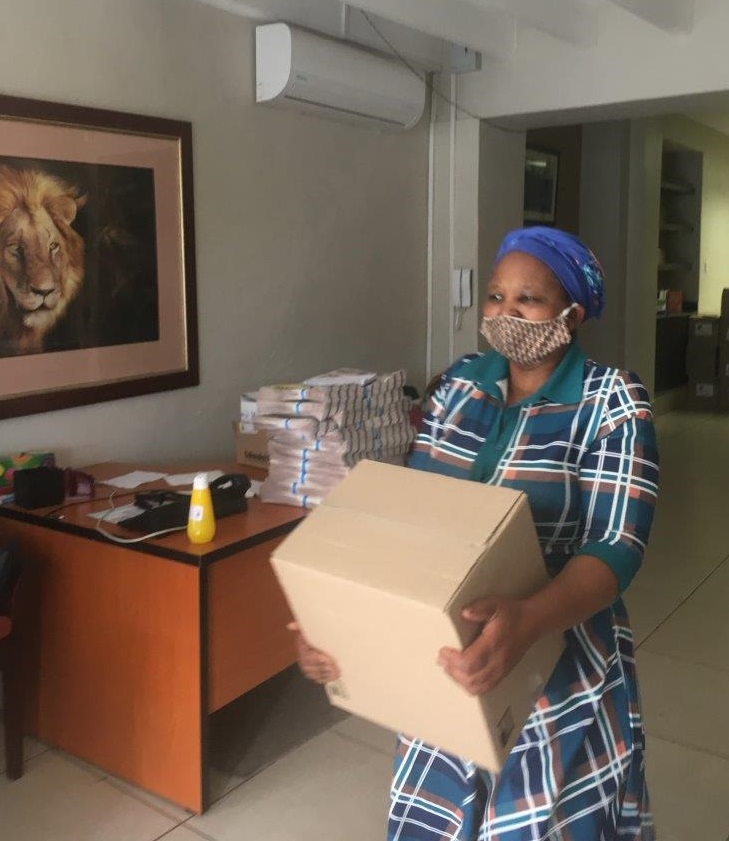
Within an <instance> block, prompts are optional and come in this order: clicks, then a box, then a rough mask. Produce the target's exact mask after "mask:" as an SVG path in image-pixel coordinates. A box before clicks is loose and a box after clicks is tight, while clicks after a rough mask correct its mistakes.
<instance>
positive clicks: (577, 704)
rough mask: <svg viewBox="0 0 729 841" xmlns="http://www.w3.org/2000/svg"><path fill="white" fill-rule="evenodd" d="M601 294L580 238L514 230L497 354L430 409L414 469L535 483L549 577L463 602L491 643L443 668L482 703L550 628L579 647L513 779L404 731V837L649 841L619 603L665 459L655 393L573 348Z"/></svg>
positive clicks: (522, 486)
mask: <svg viewBox="0 0 729 841" xmlns="http://www.w3.org/2000/svg"><path fill="white" fill-rule="evenodd" d="M602 286H603V275H602V269H601V268H600V265H599V263H598V262H597V260H596V259H595V257H594V255H593V254H592V253H591V252H590V250H589V249H588V248H587V247H586V246H585V245H584V244H583V243H582V242H581V241H580V240H578V239H577V238H576V237H573V236H572V235H570V234H567V233H564V232H562V231H558V230H554V229H551V228H527V229H523V230H517V231H514V232H512V233H510V234H509V235H508V236H507V237H506V238H505V240H504V242H503V243H502V245H501V248H500V249H499V252H498V255H497V258H496V263H495V266H494V270H493V274H492V276H491V278H490V280H489V283H488V287H487V295H486V303H485V304H484V308H483V320H482V326H481V332H482V334H483V335H484V336H485V338H486V339H487V340H488V342H489V344H490V345H491V346H492V347H493V348H494V350H493V351H491V352H489V353H487V354H477V355H470V356H467V357H464V358H462V359H461V360H459V361H458V362H457V363H456V364H455V365H453V366H452V367H451V368H450V369H449V370H448V371H446V372H445V373H444V374H443V376H442V378H441V382H440V385H439V387H438V388H437V389H436V391H435V393H434V395H433V397H432V399H431V403H430V407H429V411H428V413H427V414H426V416H425V418H424V421H423V426H422V428H421V432H420V435H419V436H418V439H417V442H416V445H415V449H414V452H413V455H412V457H411V460H410V466H412V467H415V468H417V469H420V470H431V471H436V472H439V473H445V474H447V475H450V476H459V477H463V478H469V479H472V480H475V481H479V482H487V483H489V484H494V485H505V486H508V487H512V488H516V489H518V490H523V491H524V492H525V493H526V494H527V495H528V497H529V501H530V505H531V509H532V514H533V516H534V521H535V523H536V526H537V532H538V535H539V539H540V543H541V546H542V549H543V551H544V557H545V562H546V565H547V568H548V570H549V573H550V581H549V583H548V584H547V585H546V586H545V587H544V588H543V589H542V590H541V591H539V592H538V593H536V594H535V595H534V596H531V597H529V598H526V599H515V598H484V599H482V600H480V601H478V602H476V603H475V604H473V605H471V606H470V607H468V608H466V609H465V611H464V615H465V616H466V618H468V619H470V620H472V621H474V622H476V623H479V625H480V626H482V630H481V633H480V635H479V636H478V637H477V639H476V640H475V641H474V642H473V643H472V644H471V645H470V646H468V647H467V648H466V649H464V650H463V651H456V650H453V649H448V648H444V649H442V650H441V651H440V652H439V655H438V659H439V662H440V664H441V665H442V667H443V668H444V669H445V671H446V672H447V673H448V674H449V675H450V676H451V677H452V678H453V680H455V681H457V682H458V683H459V684H460V685H461V686H463V687H464V689H465V690H466V691H468V692H470V693H472V694H480V693H483V692H488V691H489V689H491V688H493V687H494V686H495V685H496V684H497V683H498V682H499V681H500V680H501V679H502V678H503V677H504V676H505V675H506V674H508V672H509V671H510V670H511V668H513V666H514V665H515V664H516V663H517V662H518V661H519V659H520V658H521V657H522V655H523V654H524V652H525V651H526V650H527V649H528V648H529V647H530V645H531V644H532V643H533V642H534V641H535V640H536V639H537V638H539V637H540V636H541V635H543V634H547V633H550V632H554V631H563V632H565V639H566V649H565V652H564V654H563V656H562V658H561V659H560V661H559V663H558V665H557V667H556V669H555V671H554V673H553V674H552V676H551V678H550V680H549V683H548V685H547V687H546V689H545V691H544V693H543V695H542V696H541V697H540V698H539V700H538V701H537V703H536V705H535V707H534V710H533V711H532V714H531V717H530V718H529V720H528V721H527V723H526V725H525V727H524V729H523V730H522V733H521V735H520V737H519V740H518V741H517V744H516V746H515V747H514V749H513V750H512V752H511V754H510V755H509V757H508V759H507V762H506V764H505V766H504V768H503V769H502V771H501V773H499V774H491V773H488V772H486V771H483V770H481V769H479V768H477V767H476V766H474V765H473V763H471V762H469V761H468V759H465V758H459V757H455V756H449V755H448V754H446V753H444V752H442V751H440V750H438V749H436V748H434V747H430V746H428V745H425V744H423V743H422V742H421V741H419V740H418V739H415V738H409V737H405V736H400V737H399V745H398V752H397V756H396V760H395V770H394V776H393V782H392V789H391V807H390V814H389V820H388V838H389V839H391V841H395V839H397V841H416V839H418V841H435V840H436V839H453V841H456V840H457V841H477V840H478V841H496V840H497V839H498V841H527V839H529V841H534V839H550V841H551V839H555V841H556V839H560V841H563V840H564V841H598V840H600V841H608V839H610V841H612V839H618V838H619V839H621V841H649V839H653V837H654V833H653V822H652V817H651V814H650V809H649V804H648V795H647V791H646V786H645V778H644V747H645V737H644V732H643V723H642V719H641V713H640V705H639V698H638V687H637V683H636V676H635V659H634V653H633V642H632V634H631V632H630V628H629V625H628V621H627V615H626V613H625V608H624V606H623V602H622V600H621V599H620V593H621V592H622V591H623V590H624V589H625V588H626V587H627V586H628V584H629V583H630V580H631V578H632V577H633V575H634V574H635V572H636V571H637V569H638V567H639V566H640V562H641V559H642V555H643V550H644V549H645V544H646V541H647V538H648V532H649V530H650V524H651V520H652V516H653V505H654V502H655V499H656V495H657V483H658V455H657V450H656V443H655V434H654V429H653V423H652V415H651V408H650V404H649V400H648V395H647V393H646V390H645V388H644V387H643V385H642V384H641V383H640V381H639V380H638V379H637V378H636V377H635V376H634V375H632V374H629V373H627V372H625V371H620V370H617V369H615V368H608V367H605V366H602V365H598V364H596V363H595V362H592V361H590V360H587V359H586V358H585V356H584V355H583V354H582V352H581V351H580V349H579V347H578V345H577V343H576V341H575V338H574V337H575V331H576V329H577V327H578V325H579V324H580V323H581V322H582V321H583V320H584V319H585V318H591V317H599V315H600V313H601V311H602V307H603V288H602ZM294 627H295V626H294ZM297 640H298V647H299V654H300V661H301V666H302V669H303V670H304V673H305V674H306V675H307V676H308V677H310V678H312V679H314V680H318V681H320V682H326V681H327V680H331V679H333V678H335V677H336V676H337V667H336V663H334V662H333V660H332V659H331V658H330V657H328V656H327V655H325V654H323V653H322V652H319V651H317V650H315V649H312V648H310V647H309V646H308V645H307V643H306V641H305V640H304V639H303V638H302V637H301V635H300V634H298V633H297ZM444 714H447V711H444Z"/></svg>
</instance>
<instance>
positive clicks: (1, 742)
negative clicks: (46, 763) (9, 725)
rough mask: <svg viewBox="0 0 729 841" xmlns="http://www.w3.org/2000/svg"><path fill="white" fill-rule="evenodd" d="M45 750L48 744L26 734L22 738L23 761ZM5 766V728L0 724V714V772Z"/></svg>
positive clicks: (47, 748)
mask: <svg viewBox="0 0 729 841" xmlns="http://www.w3.org/2000/svg"><path fill="white" fill-rule="evenodd" d="M47 750H49V747H48V745H44V744H43V742H39V741H37V740H36V739H31V738H30V737H29V736H26V737H25V738H24V739H23V762H24V763H25V762H27V761H28V760H29V759H33V757H34V756H40V755H41V754H42V753H45V752H46V751H47ZM5 767H6V766H5V728H4V727H3V726H2V716H1V715H0V774H4V773H5Z"/></svg>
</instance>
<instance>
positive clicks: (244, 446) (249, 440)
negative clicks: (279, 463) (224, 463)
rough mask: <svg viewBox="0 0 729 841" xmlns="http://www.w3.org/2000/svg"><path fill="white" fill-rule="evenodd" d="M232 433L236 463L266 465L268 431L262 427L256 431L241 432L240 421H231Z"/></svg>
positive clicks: (255, 465) (254, 465)
mask: <svg viewBox="0 0 729 841" xmlns="http://www.w3.org/2000/svg"><path fill="white" fill-rule="evenodd" d="M233 435H234V436H235V460H236V461H237V462H238V464H250V465H253V467H268V439H269V434H268V432H266V431H265V430H263V429H261V430H258V432H243V431H241V424H240V422H239V421H233Z"/></svg>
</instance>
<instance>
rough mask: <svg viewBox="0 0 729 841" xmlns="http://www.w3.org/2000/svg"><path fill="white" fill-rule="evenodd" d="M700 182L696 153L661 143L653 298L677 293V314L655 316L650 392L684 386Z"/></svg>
mask: <svg viewBox="0 0 729 841" xmlns="http://www.w3.org/2000/svg"><path fill="white" fill-rule="evenodd" d="M702 177H703V155H702V153H701V152H698V151H696V150H694V149H687V148H685V147H681V146H678V145H676V144H671V143H670V142H665V143H664V146H663V159H662V169H661V195H660V219H659V225H658V259H657V263H656V294H658V293H659V292H660V290H662V289H670V290H680V291H681V293H682V295H683V311H682V312H680V313H664V314H659V315H658V322H657V325H656V327H657V329H656V370H655V387H656V392H665V391H670V390H671V389H674V388H679V387H681V386H683V385H684V383H686V381H687V375H686V344H687V340H688V317H689V314H690V312H692V311H695V310H696V307H697V305H698V300H699V268H700V260H701V256H700V246H701V184H702Z"/></svg>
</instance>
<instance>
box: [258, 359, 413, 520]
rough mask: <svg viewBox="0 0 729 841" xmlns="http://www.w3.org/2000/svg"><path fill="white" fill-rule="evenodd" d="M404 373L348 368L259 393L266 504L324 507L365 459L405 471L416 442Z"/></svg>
mask: <svg viewBox="0 0 729 841" xmlns="http://www.w3.org/2000/svg"><path fill="white" fill-rule="evenodd" d="M404 384H405V372H404V371H394V372H393V373H390V374H380V375H378V374H374V373H370V372H366V371H353V370H350V369H342V370H339V371H331V372H329V373H327V374H322V375H320V376H317V377H312V378H311V379H310V380H306V381H305V382H303V383H296V384H293V385H271V386H264V387H263V388H261V389H259V391H258V393H257V395H256V397H257V404H256V414H255V419H254V422H255V426H256V428H258V429H265V430H267V431H268V433H269V435H270V436H271V437H270V440H269V443H268V454H269V468H268V477H267V478H266V480H265V481H264V482H263V485H262V487H261V499H263V500H264V502H279V503H286V504H289V505H299V506H303V507H307V508H311V507H313V506H316V505H318V504H319V503H320V502H321V500H322V499H323V498H324V496H326V494H327V493H329V491H330V490H332V488H333V487H334V486H335V485H336V484H338V483H339V482H340V481H341V480H342V479H343V478H344V477H345V476H346V475H347V473H348V472H349V471H350V469H351V468H352V467H353V466H354V465H355V464H356V463H357V462H358V461H360V460H361V459H370V460H373V461H385V462H390V463H392V464H402V463H403V461H404V458H405V454H406V453H407V451H408V450H409V449H410V445H411V444H412V442H413V440H414V438H415V430H414V429H413V427H412V426H411V425H410V419H409V410H410V400H409V398H407V397H404V396H403V385H404Z"/></svg>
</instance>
